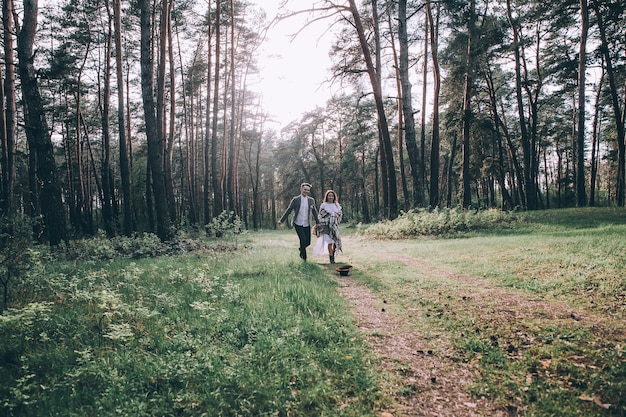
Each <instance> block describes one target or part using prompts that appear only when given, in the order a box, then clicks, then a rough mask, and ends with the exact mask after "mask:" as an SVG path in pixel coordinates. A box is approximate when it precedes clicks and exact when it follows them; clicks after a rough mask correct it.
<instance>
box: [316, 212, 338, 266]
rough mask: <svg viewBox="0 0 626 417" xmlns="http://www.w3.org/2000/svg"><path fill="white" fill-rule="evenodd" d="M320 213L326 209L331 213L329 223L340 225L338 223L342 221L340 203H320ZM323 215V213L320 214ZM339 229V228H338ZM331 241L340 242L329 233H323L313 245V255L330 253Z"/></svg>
mask: <svg viewBox="0 0 626 417" xmlns="http://www.w3.org/2000/svg"><path fill="white" fill-rule="evenodd" d="M319 211H320V213H323V211H326V212H327V213H328V215H329V219H328V221H329V224H330V225H331V226H332V225H336V226H338V223H339V222H340V221H341V205H339V204H338V203H326V202H324V203H322V204H321V205H320V210H319ZM320 217H321V215H320ZM336 230H337V231H338V228H336ZM331 243H338V242H335V240H333V238H331V237H330V235H328V234H327V233H322V234H321V235H320V236H319V237H318V238H317V242H315V246H314V247H313V256H324V255H328V254H329V253H328V245H329V244H331Z"/></svg>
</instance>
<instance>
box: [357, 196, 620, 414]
mask: <svg viewBox="0 0 626 417" xmlns="http://www.w3.org/2000/svg"><path fill="white" fill-rule="evenodd" d="M516 216H517V217H518V222H516V223H515V224H514V226H512V227H511V225H510V224H509V225H507V226H506V227H505V228H501V227H500V226H499V225H497V224H494V225H493V226H492V227H491V228H487V229H486V230H483V231H482V232H476V231H469V232H466V233H464V234H462V235H457V238H447V239H432V238H429V237H426V238H420V239H409V240H392V241H389V240H387V241H384V242H383V243H379V246H378V247H377V248H376V249H371V248H370V246H371V245H370V243H369V242H367V241H365V240H360V241H358V242H356V244H357V246H358V247H357V248H355V249H354V253H355V258H356V259H353V260H352V262H353V263H354V264H357V265H358V264H361V265H360V266H361V267H362V268H363V269H364V271H363V275H364V277H363V278H362V280H363V282H364V283H366V284H367V285H369V286H370V287H371V288H372V289H373V290H375V291H377V292H379V293H380V296H381V297H385V298H386V299H388V300H394V302H395V303H396V304H397V305H398V306H400V311H399V312H398V314H399V315H403V316H406V317H409V319H410V320H411V321H412V324H413V326H414V328H416V329H420V331H421V332H422V333H423V334H424V335H427V336H429V337H430V340H431V341H432V342H433V344H436V343H437V339H439V338H442V339H448V340H450V341H451V343H452V347H453V349H454V351H455V352H456V354H457V355H458V357H459V358H460V360H462V361H464V362H469V363H472V364H474V365H475V366H476V367H477V369H478V370H479V372H480V378H479V379H478V380H476V381H475V382H474V384H473V385H472V388H471V390H472V393H473V394H474V395H475V396H477V397H481V396H485V397H487V398H489V399H490V400H491V401H493V402H494V403H495V404H498V405H499V406H500V407H501V408H502V409H503V410H506V411H508V412H510V413H514V414H515V415H525V416H624V415H626V348H625V346H626V344H625V341H626V325H625V323H626V272H624V271H625V266H626V210H624V209H599V208H594V209H568V210H554V211H548V212H533V213H517V214H516ZM396 233H397V232H396ZM366 236H367V235H366ZM390 254H395V255H394V256H395V257H390ZM398 255H399V256H400V258H398ZM401 257H410V258H411V259H413V260H414V261H413V262H412V263H409V262H408V261H406V262H404V261H402V258H401ZM416 309H417V310H419V311H420V314H419V315H414V314H412V313H411V312H412V311H415V310H416Z"/></svg>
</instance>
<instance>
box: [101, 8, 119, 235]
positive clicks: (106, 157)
mask: <svg viewBox="0 0 626 417" xmlns="http://www.w3.org/2000/svg"><path fill="white" fill-rule="evenodd" d="M106 8H107V16H108V17H109V19H108V33H107V39H106V46H105V58H104V78H103V84H104V85H103V89H102V105H101V120H102V142H103V143H102V154H103V155H102V196H103V201H102V220H103V221H104V229H105V230H106V233H107V235H108V236H114V235H115V234H116V226H115V221H116V216H115V210H114V201H115V184H114V179H113V170H112V169H111V132H110V130H109V114H110V107H111V49H112V44H113V29H112V28H111V10H110V5H109V3H108V2H106Z"/></svg>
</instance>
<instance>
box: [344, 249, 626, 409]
mask: <svg viewBox="0 0 626 417" xmlns="http://www.w3.org/2000/svg"><path fill="white" fill-rule="evenodd" d="M386 249H387V248H385V251H384V252H382V251H377V253H376V257H377V258H384V259H393V260H396V261H399V262H402V263H404V264H406V265H409V266H411V270H413V271H415V274H416V275H417V274H419V275H424V276H430V277H441V278H443V279H447V280H451V281H454V282H458V283H460V284H461V285H463V286H464V288H463V290H462V293H463V296H462V299H463V300H466V299H467V302H466V304H465V305H464V308H465V307H466V308H467V309H468V311H471V312H472V314H474V315H477V316H479V317H486V318H487V320H489V322H490V323H492V324H493V326H495V327H497V326H506V325H510V323H513V322H516V321H517V319H520V318H522V317H524V316H525V317H535V318H537V317H540V318H542V319H546V320H549V321H550V322H551V323H553V324H557V325H559V324H563V325H566V324H571V323H572V322H573V321H575V322H576V325H579V326H583V327H586V326H589V327H591V328H594V329H598V330H599V331H602V332H604V331H607V332H610V333H613V336H614V337H621V336H619V335H616V333H615V332H617V333H620V334H622V335H624V329H623V328H621V329H615V328H608V326H605V323H603V320H602V317H600V316H596V315H593V314H591V315H590V314H586V313H585V312H580V311H574V310H572V309H571V308H569V307H568V306H565V305H561V304H558V303H551V302H548V301H545V300H542V299H538V298H537V299H535V298H532V296H531V295H528V294H522V293H519V292H515V291H514V290H510V289H507V288H502V287H497V286H493V285H491V284H490V283H489V282H488V281H486V280H480V279H477V278H473V277H468V276H462V275H458V274H454V273H451V272H449V271H446V270H444V269H442V268H438V267H437V266H436V265H434V264H432V263H430V262H428V261H426V260H418V259H416V258H413V257H411V256H407V255H404V254H397V253H392V252H387V251H386ZM347 260H348V262H350V263H352V264H353V265H354V266H355V269H359V268H360V267H359V264H358V261H357V260H356V259H351V258H350V257H347ZM337 280H338V282H339V283H340V285H341V287H340V290H339V292H340V294H341V295H342V296H343V297H345V298H346V299H347V300H349V301H350V303H351V305H352V309H353V314H354V317H355V321H356V323H357V326H358V327H359V328H360V329H361V331H362V332H363V335H364V337H365V340H366V341H367V343H368V344H369V345H370V347H371V349H372V350H373V352H374V353H375V355H376V356H377V357H378V358H380V362H379V364H378V366H379V368H380V371H381V373H382V375H385V376H386V378H387V379H389V381H391V383H389V384H387V386H388V387H390V388H389V390H390V391H393V392H387V393H386V394H387V395H389V396H391V397H392V398H394V399H395V401H396V404H397V405H396V406H395V407H394V409H393V410H388V411H387V412H385V413H382V414H381V416H384V417H390V416H393V417H400V416H403V417H412V416H440V417H441V416H450V417H465V416H508V415H511V414H510V413H508V412H507V411H506V410H505V409H504V408H503V407H502V406H499V407H498V406H497V405H495V404H492V403H490V402H489V401H488V400H487V399H485V398H480V399H476V398H475V397H473V396H471V395H470V394H469V385H470V384H471V383H472V382H474V381H476V380H477V378H478V377H479V375H478V373H477V369H476V368H475V367H474V365H473V364H472V363H467V362H465V361H463V360H461V359H460V358H459V357H458V356H457V354H456V353H455V351H454V349H453V347H452V343H451V342H450V341H449V340H446V335H445V333H444V332H442V333H441V334H438V335H437V337H436V339H434V338H433V337H432V335H431V336H430V338H429V339H427V338H425V337H424V335H423V334H422V332H421V331H420V330H421V329H419V328H417V327H418V326H419V323H420V320H421V318H422V314H425V312H424V311H420V309H418V308H413V309H410V311H408V312H407V310H406V309H405V308H404V307H402V306H397V305H394V303H393V302H390V301H388V300H385V299H381V298H378V297H377V296H376V295H374V293H373V292H372V291H371V290H370V289H368V288H367V287H366V286H365V285H363V284H361V283H360V282H358V281H356V280H355V279H353V278H352V277H351V276H348V277H339V276H338V277H337ZM422 322H423V320H422ZM416 323H417V325H416ZM502 342H504V341H502ZM506 343H510V341H506ZM513 343H519V344H523V343H526V342H525V341H521V340H520V341H514V342H513ZM512 412H513V414H512V415H516V414H515V410H513V411H512Z"/></svg>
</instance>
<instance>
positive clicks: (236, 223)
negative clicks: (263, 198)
mask: <svg viewBox="0 0 626 417" xmlns="http://www.w3.org/2000/svg"><path fill="white" fill-rule="evenodd" d="M243 230H244V225H243V222H242V221H241V219H240V218H239V216H237V215H236V214H235V213H234V212H232V211H223V212H222V213H220V215H219V216H217V217H215V218H214V219H213V220H212V221H211V223H209V224H207V225H206V232H207V234H208V235H209V236H215V237H225V236H228V235H238V234H240V233H242V232H243Z"/></svg>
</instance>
